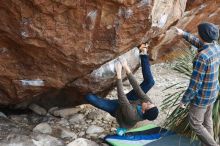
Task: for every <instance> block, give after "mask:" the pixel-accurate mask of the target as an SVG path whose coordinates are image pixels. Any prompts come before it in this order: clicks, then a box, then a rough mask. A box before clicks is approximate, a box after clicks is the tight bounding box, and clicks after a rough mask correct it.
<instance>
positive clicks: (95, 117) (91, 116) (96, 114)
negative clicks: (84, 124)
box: [87, 111, 102, 120]
mask: <svg viewBox="0 0 220 146" xmlns="http://www.w3.org/2000/svg"><path fill="white" fill-rule="evenodd" d="M87 118H88V119H90V120H100V119H102V114H100V113H99V112H98V111H93V112H90V113H89V114H88V115H87Z"/></svg>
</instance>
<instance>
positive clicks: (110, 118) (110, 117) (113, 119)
mask: <svg viewBox="0 0 220 146" xmlns="http://www.w3.org/2000/svg"><path fill="white" fill-rule="evenodd" d="M104 119H105V120H106V121H115V120H116V119H115V118H114V117H112V116H111V115H110V114H109V113H107V114H106V116H105V118H104Z"/></svg>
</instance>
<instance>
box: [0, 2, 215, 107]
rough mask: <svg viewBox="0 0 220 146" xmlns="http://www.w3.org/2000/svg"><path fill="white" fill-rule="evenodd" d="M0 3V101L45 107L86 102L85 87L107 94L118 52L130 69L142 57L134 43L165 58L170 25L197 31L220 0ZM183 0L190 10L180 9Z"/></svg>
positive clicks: (113, 77)
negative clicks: (147, 45) (139, 55)
mask: <svg viewBox="0 0 220 146" xmlns="http://www.w3.org/2000/svg"><path fill="white" fill-rule="evenodd" d="M202 2H204V3H207V4H206V6H205V7H204V6H201V5H204V4H201V3H202ZM0 3H1V5H0V16H1V17H0V32H1V33H0V55H1V57H0V62H1V64H0V105H5V106H9V105H10V106H16V107H26V106H27V105H28V104H30V103H33V102H35V103H38V104H40V105H43V106H44V107H46V108H49V107H51V106H55V105H56V106H72V105H76V104H80V103H83V102H84V100H83V96H84V95H85V94H86V93H88V92H93V93H97V94H99V95H102V96H105V95H106V94H107V93H108V91H109V90H111V88H112V87H113V86H114V84H115V73H114V62H115V59H116V58H117V57H118V56H120V55H123V56H125V58H126V59H127V60H128V62H129V64H130V65H131V66H132V71H135V70H136V69H137V67H138V66H139V58H138V50H137V48H134V47H135V46H138V45H139V44H141V43H142V42H148V43H150V45H151V46H150V48H151V49H150V52H151V58H152V59H154V60H160V59H164V55H168V54H169V53H170V52H172V51H173V50H174V47H173V46H172V43H174V44H175V45H174V46H176V44H177V40H176V39H175V37H174V35H173V34H171V33H169V32H170V28H171V26H173V25H176V24H177V26H181V27H182V28H189V29H188V30H195V25H197V24H198V23H199V21H200V20H203V19H204V18H205V17H206V16H209V13H211V12H213V15H212V16H210V19H211V20H212V21H214V19H217V18H218V17H217V16H216V15H215V14H214V12H216V13H218V10H219V1H218V0H217V1H216V0H215V4H214V0H209V1H205V0H204V1H202V0H201V3H197V2H196V4H194V3H193V2H191V3H189V2H188V3H187V0H169V1H166V0H28V1H27V0H0ZM186 3H187V7H188V9H187V10H190V12H186V13H184V11H185V8H186ZM201 7H202V8H201ZM208 7H210V8H209V9H207V8H208ZM211 8H212V9H211ZM206 9H207V10H206ZM195 15H196V17H193V16H195ZM198 15H199V16H200V15H201V16H200V17H197V16H198ZM193 18H194V20H193ZM207 20H209V19H207ZM218 20H219V18H218ZM218 20H216V21H215V22H219V21H218ZM185 22H187V23H185ZM190 25H192V26H191V28H190V27H189V26H190ZM183 26H184V27H183ZM192 27H194V29H193V28H192ZM167 30H168V31H167ZM166 34H169V36H168V37H166V36H167V35H166ZM166 38H170V39H171V40H169V41H167V40H164V39H166ZM173 40H175V41H174V42H172V41H173ZM171 46H172V47H171ZM133 48H134V49H133ZM129 50H130V51H129ZM168 56H169V55H168Z"/></svg>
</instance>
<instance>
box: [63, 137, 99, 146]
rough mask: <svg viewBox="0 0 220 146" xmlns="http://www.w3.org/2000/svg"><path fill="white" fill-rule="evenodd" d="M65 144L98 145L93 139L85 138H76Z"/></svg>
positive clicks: (78, 145)
mask: <svg viewBox="0 0 220 146" xmlns="http://www.w3.org/2000/svg"><path fill="white" fill-rule="evenodd" d="M67 146H99V145H98V144H97V143H96V142H94V141H91V140H88V139H85V138H78V139H76V140H74V141H73V142H71V143H69V144H68V145H67Z"/></svg>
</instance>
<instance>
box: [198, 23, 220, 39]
mask: <svg viewBox="0 0 220 146" xmlns="http://www.w3.org/2000/svg"><path fill="white" fill-rule="evenodd" d="M198 32H199V35H200V37H201V38H202V39H203V40H204V41H206V42H208V43H211V42H213V41H214V40H218V38H219V28H218V27H217V26H216V25H214V24H212V23H208V22H205V23H201V24H199V25H198Z"/></svg>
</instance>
